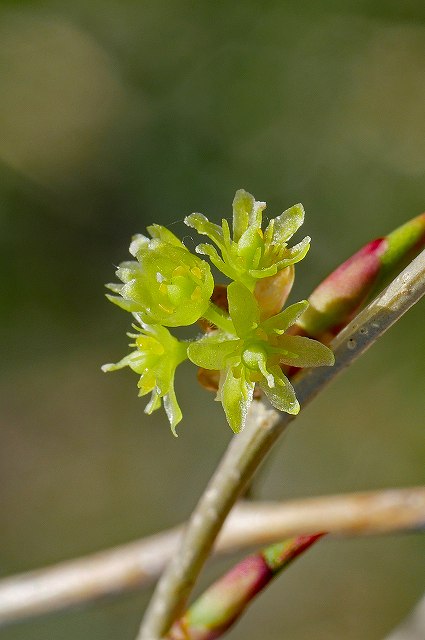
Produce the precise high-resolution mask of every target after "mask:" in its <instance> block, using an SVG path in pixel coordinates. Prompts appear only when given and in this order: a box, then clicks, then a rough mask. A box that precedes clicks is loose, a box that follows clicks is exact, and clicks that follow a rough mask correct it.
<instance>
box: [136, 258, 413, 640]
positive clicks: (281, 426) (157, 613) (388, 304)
mask: <svg viewBox="0 0 425 640" xmlns="http://www.w3.org/2000/svg"><path fill="white" fill-rule="evenodd" d="M424 293H425V251H422V253H421V254H419V256H417V258H415V260H413V261H412V262H411V263H410V264H409V265H408V267H407V268H406V269H405V270H404V271H403V272H402V273H401V274H400V275H398V276H397V278H395V280H393V281H392V282H391V284H390V285H389V286H388V287H387V288H386V289H385V290H384V291H383V292H382V293H381V294H380V295H378V296H377V298H375V300H374V301H373V302H371V304H370V305H369V306H367V307H366V308H365V309H364V310H363V311H361V312H360V313H359V314H358V315H357V316H356V317H355V318H354V320H353V321H352V322H351V323H350V324H349V325H348V326H347V327H346V328H345V329H343V330H342V331H341V333H340V334H339V335H338V336H337V337H336V338H335V339H334V340H333V342H332V343H331V347H332V348H333V350H334V353H335V365H334V367H321V368H318V369H310V370H307V371H302V372H300V373H299V374H298V375H297V376H296V377H295V379H294V382H295V383H294V387H295V391H296V395H297V398H298V399H299V401H300V404H301V406H302V407H305V406H306V405H307V404H308V403H309V402H310V401H311V400H312V399H313V398H314V397H315V396H316V395H317V393H318V392H319V391H321V390H322V389H323V388H324V387H325V386H326V385H327V384H328V383H329V382H330V381H331V380H332V379H333V378H335V377H336V375H337V374H338V373H339V372H340V371H342V370H343V369H344V368H346V367H348V366H349V365H350V364H352V362H354V361H355V360H356V359H357V358H358V357H359V356H360V355H361V354H362V353H364V352H365V351H366V350H367V349H368V348H369V347H371V346H372V345H373V344H374V343H375V342H376V340H377V339H378V338H379V337H380V336H381V335H382V334H383V333H385V331H387V329H389V328H390V327H391V325H393V324H394V323H395V322H396V321H397V320H399V318H401V316H402V315H403V314H404V313H406V311H408V310H409V309H410V307H411V306H413V305H414V304H415V303H416V302H417V301H418V300H419V299H420V298H421V297H422V296H423V295H424ZM293 419H294V416H291V415H289V414H281V415H279V414H278V412H277V411H275V410H269V409H266V408H265V406H264V405H263V404H262V403H253V405H252V410H251V411H250V414H249V416H248V419H247V425H246V427H245V430H244V431H243V432H242V433H241V434H239V435H238V436H237V437H235V438H233V440H232V441H231V443H230V445H229V447H228V449H227V451H226V453H225V455H224V457H223V459H222V461H221V463H220V464H219V466H218V468H217V470H216V472H215V473H214V475H213V477H212V478H211V480H210V482H209V484H208V486H207V488H206V490H205V492H204V494H203V495H202V496H201V498H200V500H199V502H198V504H197V506H196V507H195V510H194V512H193V513H192V516H191V518H190V521H189V524H188V526H187V529H186V532H185V535H184V538H183V541H182V543H181V547H180V550H179V552H178V553H177V554H176V555H175V556H174V557H173V560H172V561H171V563H170V564H169V566H168V567H167V569H166V570H165V572H164V574H163V576H162V577H161V579H160V581H159V583H158V586H157V589H156V591H155V593H154V596H153V598H152V601H151V603H150V605H149V606H148V608H147V610H146V614H145V619H144V622H143V623H142V626H141V629H140V632H139V634H138V636H137V640H158V638H160V637H162V636H164V634H165V633H166V632H167V631H168V629H169V628H170V626H171V624H172V623H173V622H174V620H176V619H177V618H178V617H179V616H180V615H181V614H182V612H183V610H184V608H185V603H186V601H187V599H188V597H189V595H190V593H191V590H192V587H193V585H194V583H195V580H196V579H197V577H198V575H199V573H200V571H201V569H202V566H203V565H204V563H205V561H206V559H207V557H208V555H209V553H210V551H211V548H212V546H213V544H214V541H215V539H216V537H217V535H218V532H219V531H220V529H221V527H222V525H223V522H224V520H225V519H226V517H227V515H228V513H229V511H230V509H231V508H232V506H233V504H234V503H235V502H236V500H237V498H238V496H239V495H240V494H241V492H242V491H243V489H244V487H245V486H246V485H247V484H248V482H249V481H250V479H251V478H252V476H253V474H254V472H255V471H256V469H257V468H258V466H259V465H260V464H261V462H262V461H263V459H264V458H265V456H266V454H267V453H268V451H269V449H270V448H271V447H272V445H273V444H274V442H275V441H276V440H277V438H278V437H279V436H280V435H281V434H282V432H283V431H284V430H285V428H286V427H287V425H288V424H289V423H290V422H291V421H292V420H293Z"/></svg>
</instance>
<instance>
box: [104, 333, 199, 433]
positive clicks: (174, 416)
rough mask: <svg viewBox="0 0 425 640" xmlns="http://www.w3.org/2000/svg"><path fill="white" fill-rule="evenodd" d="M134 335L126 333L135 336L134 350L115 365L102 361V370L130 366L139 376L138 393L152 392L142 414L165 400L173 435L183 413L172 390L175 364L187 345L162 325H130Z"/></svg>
mask: <svg viewBox="0 0 425 640" xmlns="http://www.w3.org/2000/svg"><path fill="white" fill-rule="evenodd" d="M133 327H134V329H136V330H137V331H138V333H137V334H128V335H129V336H130V337H131V338H134V342H133V343H131V344H130V346H131V347H136V348H135V350H134V351H132V352H131V353H129V354H128V355H127V356H125V357H124V358H123V359H122V360H120V361H119V362H117V363H116V364H104V365H103V367H102V370H103V371H115V370H116V369H122V368H123V367H130V369H132V370H133V371H135V372H136V373H138V374H139V375H140V379H139V382H138V385H137V386H138V387H139V396H145V395H146V394H148V393H151V394H152V395H151V399H150V401H149V402H148V404H147V406H146V408H145V413H148V414H151V413H152V412H153V411H155V410H156V409H159V407H160V406H161V401H163V403H164V409H165V412H166V414H167V417H168V420H169V422H170V425H171V430H172V432H173V433H174V435H177V434H176V431H175V428H176V425H177V424H178V423H179V422H180V420H181V419H182V412H181V409H180V407H179V405H178V402H177V399H176V394H175V391H174V374H175V371H176V368H177V367H178V365H179V364H180V363H181V362H183V360H186V357H187V355H186V352H187V344H186V343H184V342H179V340H177V339H176V338H174V337H173V336H172V335H171V333H170V332H169V331H168V329H166V328H165V327H161V326H159V325H147V324H145V323H142V324H141V327H138V326H136V325H133Z"/></svg>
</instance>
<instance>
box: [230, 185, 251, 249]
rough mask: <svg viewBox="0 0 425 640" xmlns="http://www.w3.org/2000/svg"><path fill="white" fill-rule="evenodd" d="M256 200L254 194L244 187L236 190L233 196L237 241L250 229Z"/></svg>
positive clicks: (234, 227) (234, 234)
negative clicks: (250, 217) (250, 220)
mask: <svg viewBox="0 0 425 640" xmlns="http://www.w3.org/2000/svg"><path fill="white" fill-rule="evenodd" d="M254 202H255V199H254V196H252V195H251V194H250V193H248V192H247V191H245V190H244V189H238V191H236V193H235V197H234V198H233V240H234V241H235V242H238V241H239V238H240V237H241V235H242V234H243V233H245V231H246V230H247V229H248V224H249V216H250V212H251V211H252V209H253V206H254Z"/></svg>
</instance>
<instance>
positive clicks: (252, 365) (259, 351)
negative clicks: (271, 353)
mask: <svg viewBox="0 0 425 640" xmlns="http://www.w3.org/2000/svg"><path fill="white" fill-rule="evenodd" d="M266 361H267V352H266V350H265V349H264V347H262V346H261V345H259V344H258V343H251V344H248V345H247V346H246V347H245V348H244V350H243V352H242V362H243V363H244V365H245V366H246V367H247V368H248V369H251V371H259V370H260V362H266Z"/></svg>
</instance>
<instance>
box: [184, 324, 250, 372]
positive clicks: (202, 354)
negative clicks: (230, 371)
mask: <svg viewBox="0 0 425 640" xmlns="http://www.w3.org/2000/svg"><path fill="white" fill-rule="evenodd" d="M238 344H239V340H228V339H226V337H225V336H224V335H223V334H221V333H219V332H215V335H214V333H213V334H209V335H207V336H205V337H204V338H201V339H200V340H197V341H196V342H192V343H191V344H190V345H189V348H188V351H187V353H188V356H189V360H191V361H192V362H193V363H194V364H196V365H198V367H202V368H203V369H225V368H226V367H227V363H226V359H227V358H228V357H229V356H230V355H231V354H232V353H234V352H235V350H236V348H237V346H238Z"/></svg>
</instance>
